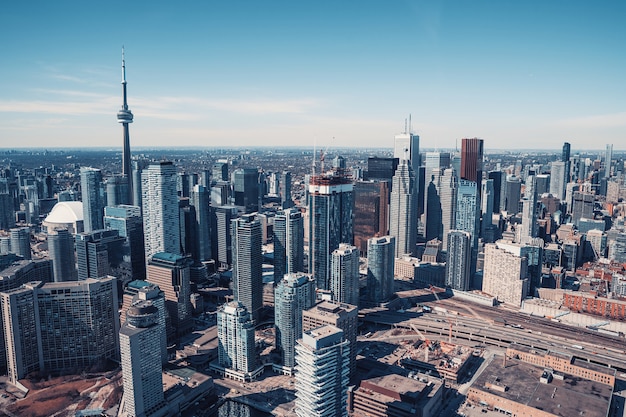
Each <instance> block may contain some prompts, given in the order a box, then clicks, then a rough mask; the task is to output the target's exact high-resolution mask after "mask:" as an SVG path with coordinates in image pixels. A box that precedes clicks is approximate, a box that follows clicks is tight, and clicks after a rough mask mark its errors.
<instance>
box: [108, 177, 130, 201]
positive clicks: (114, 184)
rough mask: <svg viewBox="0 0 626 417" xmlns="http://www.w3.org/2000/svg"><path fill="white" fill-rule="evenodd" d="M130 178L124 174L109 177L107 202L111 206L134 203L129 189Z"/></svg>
mask: <svg viewBox="0 0 626 417" xmlns="http://www.w3.org/2000/svg"><path fill="white" fill-rule="evenodd" d="M128 180H129V178H127V177H124V176H115V177H110V178H109V179H107V182H106V190H107V204H108V205H109V206H117V205H119V204H132V202H133V201H132V199H131V196H130V195H129V190H128V187H129V186H128Z"/></svg>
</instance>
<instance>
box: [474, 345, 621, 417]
mask: <svg viewBox="0 0 626 417" xmlns="http://www.w3.org/2000/svg"><path fill="white" fill-rule="evenodd" d="M543 371H544V369H543V368H541V367H537V366H533V365H529V364H526V363H524V362H521V361H519V360H515V359H507V361H506V368H505V367H504V363H503V360H502V359H501V358H498V357H496V358H495V359H494V360H493V361H492V362H491V363H490V364H489V365H488V366H487V368H486V369H485V370H484V371H483V372H482V374H481V375H480V376H479V377H478V378H477V380H476V381H475V383H474V384H473V386H472V387H473V388H474V389H477V390H480V391H484V392H488V393H489V394H492V395H495V396H498V397H501V398H505V399H507V400H509V401H513V402H517V403H520V404H524V405H526V406H528V407H532V408H536V409H538V410H543V411H545V412H548V413H551V414H554V415H561V416H575V415H578V414H579V411H580V410H585V417H606V415H607V412H608V409H609V404H610V402H611V395H612V394H613V389H612V388H611V387H610V386H608V385H605V384H601V383H599V382H593V381H589V380H585V379H582V378H578V377H573V376H571V375H567V374H565V377H564V379H563V380H562V381H561V380H558V379H552V381H551V382H550V383H549V384H544V383H541V382H539V378H540V377H541V374H542V373H543ZM491 384H493V385H495V386H499V387H505V388H504V389H494V388H487V386H488V385H491ZM502 408H505V407H502Z"/></svg>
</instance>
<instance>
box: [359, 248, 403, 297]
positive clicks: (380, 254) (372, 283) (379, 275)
mask: <svg viewBox="0 0 626 417" xmlns="http://www.w3.org/2000/svg"><path fill="white" fill-rule="evenodd" d="M394 240H395V237H393V236H384V237H374V238H371V239H370V240H369V241H368V242H367V299H368V300H369V302H370V303H375V304H378V303H381V302H383V301H386V300H388V299H389V298H390V297H391V296H392V295H393V277H394V260H395V246H396V245H395V242H394ZM355 305H356V304H355Z"/></svg>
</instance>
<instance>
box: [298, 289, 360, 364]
mask: <svg viewBox="0 0 626 417" xmlns="http://www.w3.org/2000/svg"><path fill="white" fill-rule="evenodd" d="M326 324H330V325H333V326H336V327H339V328H340V329H341V330H343V337H344V338H345V339H346V340H347V341H349V342H350V345H349V346H356V335H357V328H358V308H357V307H356V306H354V305H352V304H344V303H336V302H334V301H321V302H319V303H317V304H316V305H315V306H313V307H312V308H310V309H308V310H305V311H303V312H302V331H305V332H306V331H308V330H313V329H316V328H318V327H320V326H323V325H326ZM296 362H297V361H296ZM355 371H356V349H353V348H352V347H350V374H351V375H354V372H355Z"/></svg>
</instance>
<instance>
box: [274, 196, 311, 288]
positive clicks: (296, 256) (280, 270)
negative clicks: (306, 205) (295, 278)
mask: <svg viewBox="0 0 626 417" xmlns="http://www.w3.org/2000/svg"><path fill="white" fill-rule="evenodd" d="M302 271H304V220H303V218H302V213H301V212H300V210H298V209H294V208H288V209H285V210H283V211H280V212H278V213H277V214H276V217H274V283H275V284H278V283H279V282H281V281H282V279H283V277H284V275H285V274H295V273H296V272H302Z"/></svg>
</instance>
